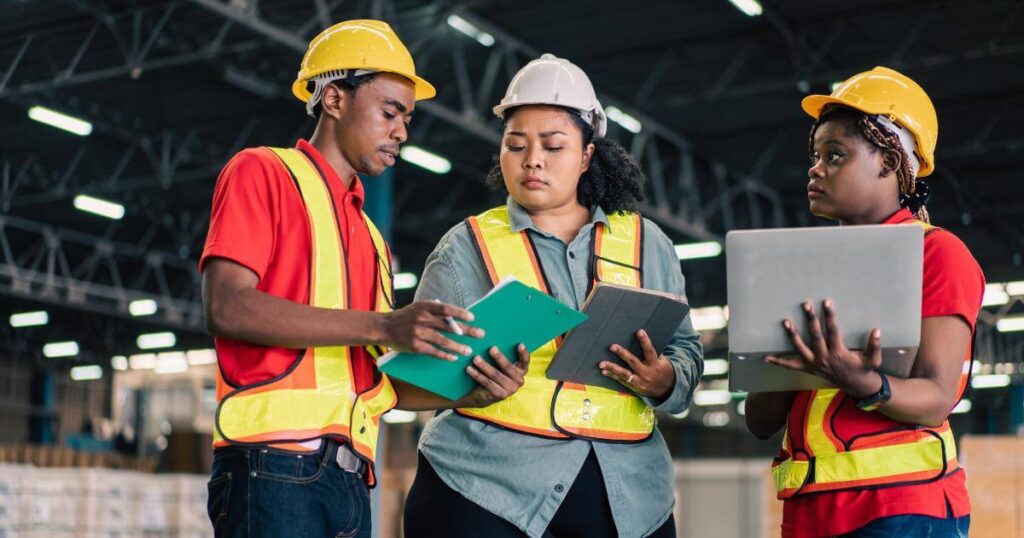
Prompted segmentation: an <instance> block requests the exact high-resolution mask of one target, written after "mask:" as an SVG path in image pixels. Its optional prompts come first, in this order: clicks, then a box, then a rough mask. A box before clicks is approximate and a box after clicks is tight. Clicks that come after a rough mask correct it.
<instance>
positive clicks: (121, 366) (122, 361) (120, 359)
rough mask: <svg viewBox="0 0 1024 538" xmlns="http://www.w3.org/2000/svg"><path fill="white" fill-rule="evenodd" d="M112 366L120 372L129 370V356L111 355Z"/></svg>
mask: <svg viewBox="0 0 1024 538" xmlns="http://www.w3.org/2000/svg"><path fill="white" fill-rule="evenodd" d="M110 367H111V368H113V369H115V370H117V371H118V372H123V371H125V370H127V369H128V357H125V356H124V355H114V356H113V357H110Z"/></svg>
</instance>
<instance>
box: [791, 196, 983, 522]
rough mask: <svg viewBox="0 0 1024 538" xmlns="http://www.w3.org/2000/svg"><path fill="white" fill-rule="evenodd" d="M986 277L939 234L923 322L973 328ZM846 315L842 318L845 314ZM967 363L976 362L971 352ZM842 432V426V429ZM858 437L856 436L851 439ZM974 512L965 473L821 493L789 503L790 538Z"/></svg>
mask: <svg viewBox="0 0 1024 538" xmlns="http://www.w3.org/2000/svg"><path fill="white" fill-rule="evenodd" d="M912 219H913V215H911V214H910V211H908V210H906V209H901V210H900V211H897V212H896V213H895V214H894V215H892V216H891V217H889V218H888V219H886V221H885V222H884V223H883V224H899V223H903V222H906V221H910V220H912ZM984 293H985V276H984V275H983V274H982V273H981V267H979V266H978V262H977V261H975V259H974V256H972V255H971V252H970V251H969V250H967V246H966V245H964V244H963V242H962V241H960V239H958V238H957V237H956V236H955V235H953V234H952V233H950V232H948V231H946V230H936V231H934V232H932V233H929V234H928V235H926V236H925V239H924V289H923V294H922V297H921V301H922V302H921V317H922V318H928V317H935V316H958V317H960V318H962V319H963V320H964V321H965V322H967V324H968V325H970V326H971V331H972V332H973V331H974V323H975V321H976V320H977V318H978V311H979V310H981V299H982V296H983V295H984ZM840 315H841V314H840ZM967 353H968V355H967V356H966V357H964V358H965V360H966V359H970V353H971V350H970V349H968V350H967ZM836 427H837V428H841V427H842V425H840V424H837V425H836ZM851 435H852V434H851ZM947 503H948V504H949V506H950V507H952V509H953V515H954V516H956V517H963V516H965V515H967V514H969V513H970V512H971V503H970V500H969V499H968V496H967V486H966V478H965V475H964V471H963V470H961V471H960V472H957V473H955V474H953V475H950V476H947V477H946V478H943V479H941V480H938V481H935V482H932V483H928V484H919V485H914V486H896V487H889V488H879V489H867V490H856V491H840V492H835V493H820V494H815V495H809V496H807V497H797V498H793V499H788V500H786V501H785V502H784V503H783V515H782V535H783V536H784V537H821V536H832V535H837V534H844V533H848V532H851V531H853V530H855V529H857V528H859V527H862V526H864V525H866V524H867V523H869V522H871V521H873V520H875V519H878V518H881V517H889V516H899V515H908V514H916V515H924V516H931V517H937V518H945V517H948V514H947V509H946V508H947V506H946V505H947Z"/></svg>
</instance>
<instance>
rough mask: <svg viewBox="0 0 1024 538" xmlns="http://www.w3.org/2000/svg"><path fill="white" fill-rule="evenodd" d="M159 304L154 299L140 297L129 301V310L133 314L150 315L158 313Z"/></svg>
mask: <svg viewBox="0 0 1024 538" xmlns="http://www.w3.org/2000/svg"><path fill="white" fill-rule="evenodd" d="M156 310H157V304H156V301H154V300H153V299H139V300H138V301H132V302H131V303H128V312H131V314H132V315H133V316H148V315H151V314H156Z"/></svg>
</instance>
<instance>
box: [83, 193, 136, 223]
mask: <svg viewBox="0 0 1024 538" xmlns="http://www.w3.org/2000/svg"><path fill="white" fill-rule="evenodd" d="M73 203H74V205H75V209H79V210H81V211H85V212H87V213H92V214H94V215H99V216H101V217H107V218H108V219H114V220H119V219H121V218H123V217H124V206H123V205H121V204H119V203H116V202H111V201H109V200H103V199H102V198H96V197H95V196H89V195H88V194H79V195H78V196H75V201H74V202H73Z"/></svg>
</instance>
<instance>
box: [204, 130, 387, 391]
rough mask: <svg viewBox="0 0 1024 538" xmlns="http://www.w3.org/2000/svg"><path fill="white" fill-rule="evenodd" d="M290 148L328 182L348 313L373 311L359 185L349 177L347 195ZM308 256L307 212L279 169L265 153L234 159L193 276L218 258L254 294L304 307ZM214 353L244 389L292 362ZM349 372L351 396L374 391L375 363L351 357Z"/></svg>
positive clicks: (263, 350)
mask: <svg viewBox="0 0 1024 538" xmlns="http://www.w3.org/2000/svg"><path fill="white" fill-rule="evenodd" d="M295 147H296V148H297V149H299V150H300V151H302V152H303V153H305V154H306V155H307V156H308V157H310V158H311V159H312V160H313V161H314V162H315V163H316V164H317V165H318V166H319V168H320V170H322V171H323V173H324V174H325V175H326V176H327V184H328V186H329V187H330V190H331V195H332V196H333V198H334V206H335V207H336V208H337V213H338V215H337V216H338V229H339V230H340V232H341V237H342V243H343V246H344V250H345V258H346V259H347V260H348V278H349V281H350V284H351V285H350V290H351V294H350V298H349V301H350V305H349V306H350V308H352V309H354V310H372V309H373V301H374V284H375V282H376V279H377V264H376V263H375V262H376V256H375V252H374V248H373V241H372V239H371V238H370V232H369V230H368V229H367V226H366V222H365V221H364V220H363V215H362V208H363V197H364V191H363V185H362V183H361V182H360V181H359V178H358V177H353V178H352V185H351V188H348V187H346V186H345V183H344V182H342V181H341V178H339V177H338V174H337V173H336V172H335V171H334V169H333V168H332V167H331V165H330V164H329V163H328V162H327V160H326V159H324V157H323V155H321V154H320V152H319V151H317V149H316V148H315V147H313V146H312V145H311V144H310V143H309V142H306V141H305V140H299V141H298V143H296V144H295ZM312 248H313V247H312V238H311V236H310V230H309V218H308V216H307V213H306V207H305V205H304V203H303V201H302V197H301V195H300V194H299V191H298V189H297V188H296V186H295V183H294V181H293V180H292V179H291V176H290V175H289V173H288V171H287V170H286V169H285V167H284V165H283V164H281V162H280V161H279V160H278V159H277V157H275V156H274V155H273V154H272V153H270V152H269V151H267V150H265V149H259V148H249V149H246V150H243V151H241V152H239V153H238V154H237V155H235V156H234V157H233V158H232V159H231V160H230V161H229V162H228V164H227V165H225V166H224V169H223V170H222V171H221V173H220V177H218V178H217V186H216V189H215V190H214V194H213V207H212V210H211V215H210V231H209V233H208V234H207V236H206V246H205V247H204V249H203V255H202V258H201V259H200V261H199V270H200V271H202V270H203V268H204V267H205V265H206V263H207V261H208V260H209V259H211V258H225V259H228V260H231V261H233V262H235V263H238V264H240V265H244V266H245V267H247V268H249V269H250V270H251V271H252V272H253V273H256V276H258V277H259V282H258V283H257V284H256V289H258V290H260V291H263V292H266V293H269V294H271V295H275V296H277V297H281V298H283V299H287V300H289V301H294V302H296V303H302V304H308V299H309V279H310V272H311V271H310V257H311V256H310V254H311V251H312ZM214 345H215V347H216V348H217V359H218V361H219V363H220V368H221V372H222V373H223V375H224V379H225V380H226V381H227V382H229V383H231V384H233V385H248V384H251V383H256V382H259V381H264V380H267V379H270V378H272V377H275V376H277V375H280V374H282V373H284V371H285V370H286V369H288V367H289V366H291V364H292V362H294V361H295V357H296V350H295V349H286V348H280V347H268V346H261V345H256V344H250V343H247V342H242V341H239V340H233V339H231V338H220V337H218V338H214ZM352 371H353V375H354V382H355V385H356V390H357V391H358V392H363V391H365V390H367V389H369V388H371V387H372V386H373V383H374V378H375V375H376V363H375V362H374V361H373V359H372V357H371V356H370V355H369V353H367V351H366V349H365V348H361V347H357V348H353V349H352Z"/></svg>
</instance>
